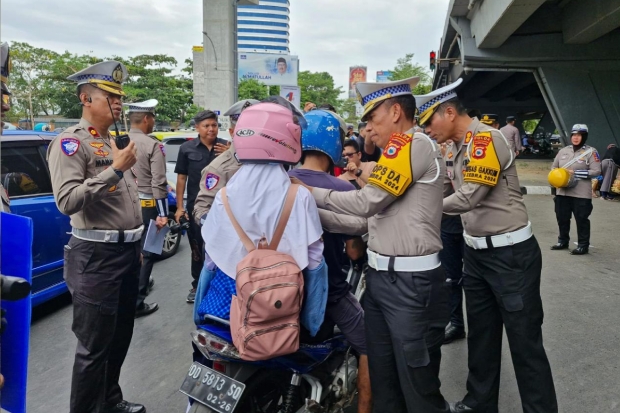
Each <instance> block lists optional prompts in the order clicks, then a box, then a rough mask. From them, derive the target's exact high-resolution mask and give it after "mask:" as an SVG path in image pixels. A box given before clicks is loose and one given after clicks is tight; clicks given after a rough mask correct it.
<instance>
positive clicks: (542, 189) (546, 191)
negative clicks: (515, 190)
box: [521, 186, 552, 195]
mask: <svg viewBox="0 0 620 413" xmlns="http://www.w3.org/2000/svg"><path fill="white" fill-rule="evenodd" d="M551 189H552V188H551V187H550V186H522V187H521V193H522V194H523V195H552V192H551Z"/></svg>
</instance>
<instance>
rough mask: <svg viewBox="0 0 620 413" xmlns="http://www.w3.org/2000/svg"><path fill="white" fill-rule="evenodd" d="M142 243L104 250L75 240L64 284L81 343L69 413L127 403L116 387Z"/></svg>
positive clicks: (132, 311)
mask: <svg viewBox="0 0 620 413" xmlns="http://www.w3.org/2000/svg"><path fill="white" fill-rule="evenodd" d="M139 273H140V243H139V242H133V243H128V244H117V243H114V244H106V243H102V242H91V241H83V240H80V239H77V238H75V237H71V239H70V240H69V244H68V245H67V246H65V267H64V278H65V280H66V282H67V286H68V287H69V291H70V292H71V294H72V296H73V326H72V330H73V332H74V333H75V335H76V337H77V339H78V345H77V350H76V352H75V363H74V365H73V375H72V378H71V402H70V412H71V413H92V412H94V413H96V412H99V411H100V409H101V408H102V406H103V404H104V403H105V404H108V405H114V404H116V403H118V402H120V401H122V400H123V393H122V391H121V388H120V386H119V384H118V379H119V376H120V374H121V366H122V365H123V362H124V361H125V356H126V355H127V350H128V349H129V344H130V343H131V336H132V335H133V323H134V315H135V312H136V297H137V295H138V276H139Z"/></svg>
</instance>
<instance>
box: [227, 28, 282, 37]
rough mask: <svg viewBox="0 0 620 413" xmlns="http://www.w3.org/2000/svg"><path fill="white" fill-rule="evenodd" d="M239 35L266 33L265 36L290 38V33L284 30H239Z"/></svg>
mask: <svg viewBox="0 0 620 413" xmlns="http://www.w3.org/2000/svg"><path fill="white" fill-rule="evenodd" d="M237 31H238V32H239V33H253V34H257V33H264V34H274V35H280V36H288V32H285V31H282V30H267V29H238V30H237Z"/></svg>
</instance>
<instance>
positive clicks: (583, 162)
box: [553, 145, 601, 199]
mask: <svg viewBox="0 0 620 413" xmlns="http://www.w3.org/2000/svg"><path fill="white" fill-rule="evenodd" d="M590 148H592V147H591V146H589V145H583V146H582V147H581V148H580V149H578V150H577V151H575V150H574V149H573V146H572V145H570V146H567V147H565V148H562V149H561V150H560V151H559V152H558V154H557V155H556V156H555V159H554V160H553V168H561V167H563V166H564V165H566V164H567V163H568V162H570V161H571V160H573V159H575V158H579V157H580V156H582V155H583V154H584V153H585V152H587V151H588V150H589V149H590ZM592 149H594V148H592ZM566 169H568V170H569V171H580V170H587V171H588V177H589V178H596V177H597V176H599V175H600V174H601V158H600V157H599V154H598V152H597V151H596V149H594V150H593V151H592V153H590V154H589V155H587V156H582V157H581V159H579V160H578V161H577V162H575V163H573V164H572V165H570V166H569V167H568V168H566ZM575 179H576V180H577V185H576V186H574V187H573V188H557V189H556V194H557V195H562V196H572V197H574V198H588V199H592V182H591V181H590V179H581V178H577V177H575Z"/></svg>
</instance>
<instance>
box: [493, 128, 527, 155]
mask: <svg viewBox="0 0 620 413" xmlns="http://www.w3.org/2000/svg"><path fill="white" fill-rule="evenodd" d="M499 131H500V132H501V133H502V135H504V137H505V138H506V140H507V141H508V144H509V145H510V149H512V151H513V152H517V151H519V152H520V151H521V150H522V149H523V147H522V145H521V133H520V132H519V129H518V128H517V127H516V126H513V125H511V124H510V123H508V124H507V125H506V126H504V127H503V128H501V129H500V130H499Z"/></svg>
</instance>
